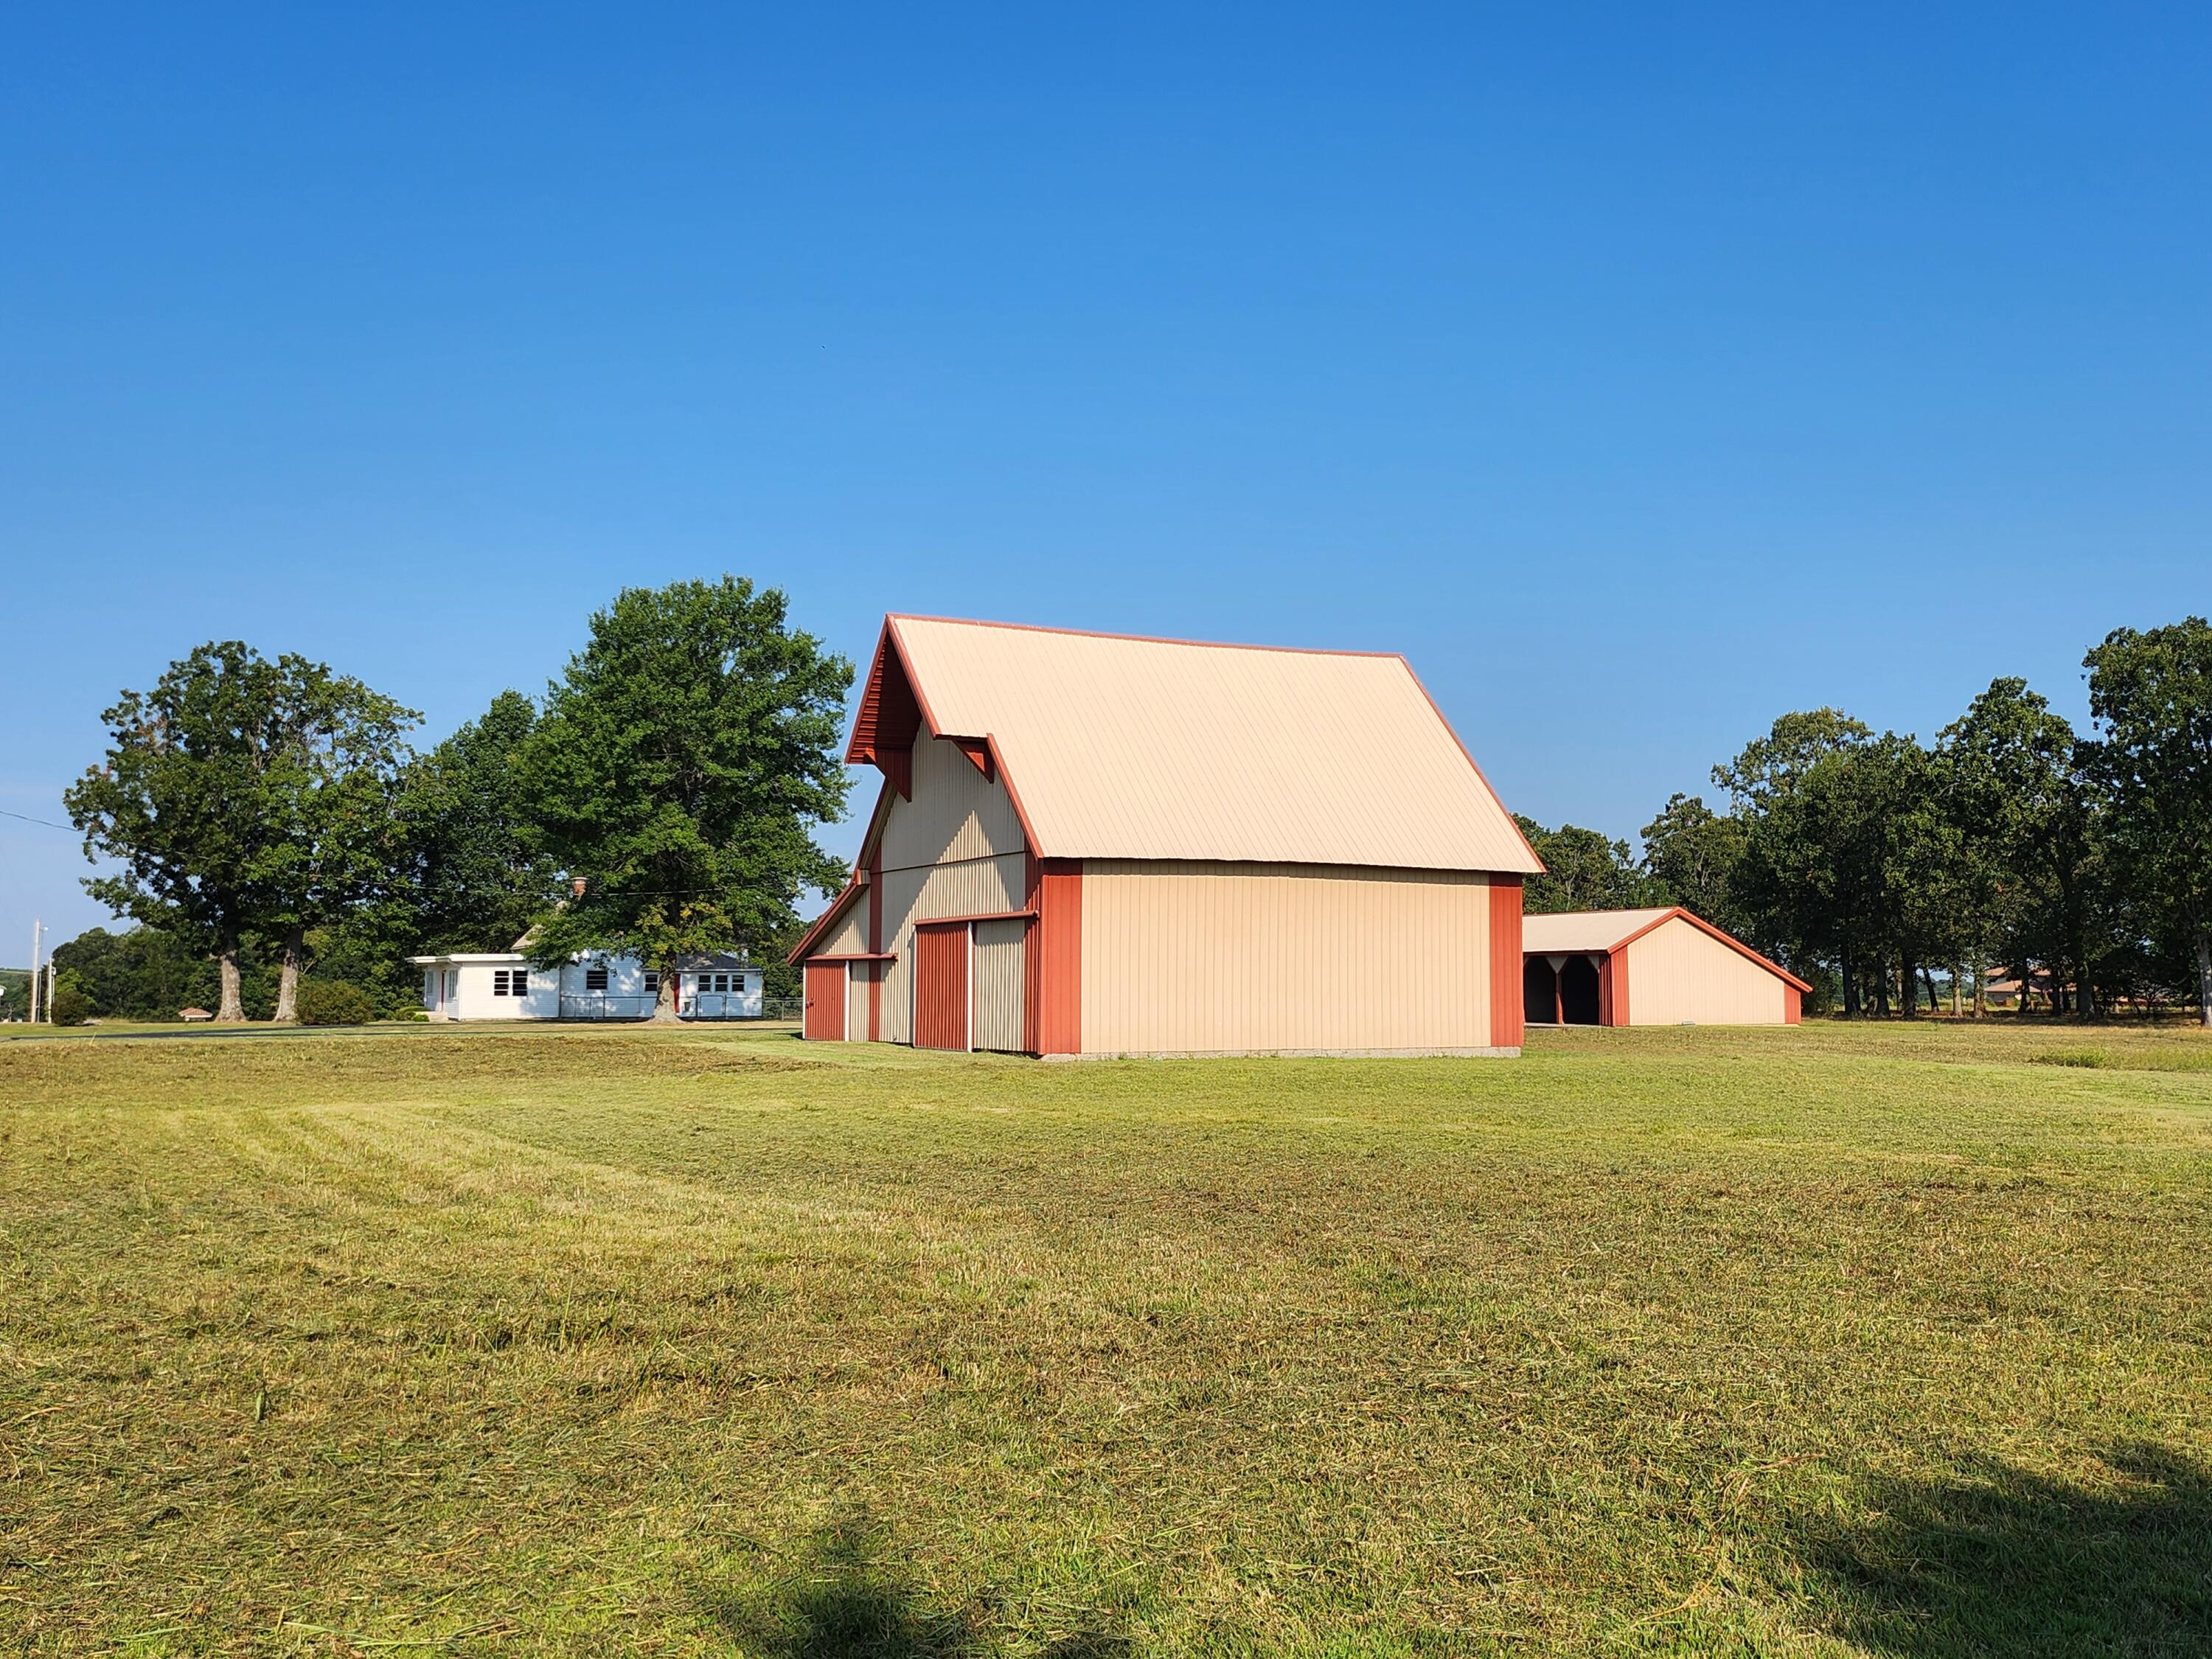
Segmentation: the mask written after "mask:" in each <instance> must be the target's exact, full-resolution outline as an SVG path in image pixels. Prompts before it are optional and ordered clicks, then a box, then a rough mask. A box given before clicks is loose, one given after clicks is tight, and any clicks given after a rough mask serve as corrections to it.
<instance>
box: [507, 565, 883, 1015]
mask: <svg viewBox="0 0 2212 1659" xmlns="http://www.w3.org/2000/svg"><path fill="white" fill-rule="evenodd" d="M591 630H592V633H591V640H590V642H589V643H588V644H587V645H586V647H584V649H583V650H581V651H580V652H579V653H577V654H576V655H575V656H574V657H573V658H572V659H570V660H569V663H568V671H567V672H566V673H565V674H564V675H563V677H562V678H561V679H560V680H559V681H558V682H556V684H554V685H553V686H552V687H551V688H550V690H549V691H548V692H547V694H546V700H545V712H544V719H543V720H542V721H541V722H540V723H539V725H538V728H537V729H536V730H535V731H534V732H532V734H531V736H530V738H528V740H527V742H526V744H524V746H523V750H522V754H521V757H520V773H521V777H522V780H523V787H524V789H525V791H526V794H527V796H528V799H529V800H530V801H531V802H532V807H533V810H534V811H535V812H536V814H537V817H538V825H539V828H540V829H541V831H542V833H543V835H544V848H545V850H546V852H547V854H549V855H550V857H551V859H552V860H554V861H555V862H556V864H558V865H559V866H560V867H561V868H562V870H563V871H564V872H566V873H567V874H568V876H569V877H570V878H571V879H572V880H574V881H576V882H580V884H581V888H580V891H578V892H576V893H574V895H573V896H570V897H569V898H568V900H567V901H566V902H564V903H563V904H562V908H560V909H559V910H557V911H556V913H554V915H552V916H550V918H549V919H548V920H547V921H546V922H545V923H544V926H543V927H541V928H540V929H539V931H538V934H537V935H536V937H535V939H534V943H533V945H532V953H533V956H534V957H535V958H536V959H537V960H538V961H540V962H543V963H554V962H558V961H561V960H564V959H566V958H567V957H569V956H570V955H572V954H573V953H574V952H576V951H582V950H588V949H608V950H623V951H635V952H636V953H637V954H638V955H639V957H641V959H642V960H643V961H644V962H645V963H646V964H647V967H648V968H651V969H656V970H658V971H659V975H660V981H659V984H660V991H659V1008H658V1010H657V1012H656V1018H674V1016H675V984H674V978H675V975H674V971H673V970H674V967H675V963H676V958H677V957H678V956H680V955H683V954H685V953H689V952H692V951H712V950H726V949H729V948H732V947H733V946H735V947H742V948H759V947H764V946H766V945H769V943H770V942H772V941H775V940H777V939H782V938H784V937H786V936H787V935H788V934H789V933H790V932H791V930H792V929H793V927H794V926H795V925H796V923H797V921H798V915H797V910H796V905H797V902H798V900H799V896H800V895H801V894H802V893H803V892H805V891H806V890H809V889H812V890H817V891H820V892H824V893H827V892H831V891H834V890H836V888H838V887H839V886H840V885H842V883H843V881H844V878H845V870H844V867H843V866H842V864H840V863H839V862H838V861H837V860H835V859H833V858H831V857H829V855H828V854H825V853H823V851H822V850H821V848H818V847H817V846H816V845H815V842H814V840H813V836H812V830H813V829H814V826H816V825H817V824H820V823H829V822H834V821H835V820H836V818H837V817H839V816H840V815H841V814H842V811H843V808H844V802H845V795H846V791H847V787H848V780H847V778H846V775H845V769H844V766H843V764H842V760H841V759H840V757H839V738H840V737H841V736H842V727H843V721H844V700H845V695H846V693H847V692H848V690H850V689H851V686H852V683H853V665H852V663H851V662H850V661H848V659H845V658H842V657H839V656H836V655H834V654H832V653H829V652H827V651H825V650H824V649H823V647H822V645H821V642H820V641H817V640H816V639H815V638H814V637H813V636H812V635H809V634H806V633H803V632H799V631H797V630H795V629H793V628H792V627H791V626H790V625H789V622H788V618H787V602H786V600H785V598H784V595H783V594H782V592H780V591H779V590H777V589H775V588H764V589H760V590H756V589H755V588H754V586H753V585H752V583H751V582H750V581H749V580H743V579H740V578H734V577H730V576H725V577H723V578H722V579H721V580H720V581H717V582H704V581H684V582H677V583H674V584H672V585H671V586H667V587H663V588H658V589H648V588H627V589H625V590H623V592H621V593H620V594H618V595H617V597H616V599H615V601H614V603H613V604H612V605H610V606H609V607H608V608H607V609H606V610H605V611H600V612H599V613H598V614H597V615H595V616H594V617H592V622H591Z"/></svg>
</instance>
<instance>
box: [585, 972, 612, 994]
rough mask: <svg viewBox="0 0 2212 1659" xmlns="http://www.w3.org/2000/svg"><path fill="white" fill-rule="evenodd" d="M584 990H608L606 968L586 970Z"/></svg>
mask: <svg viewBox="0 0 2212 1659" xmlns="http://www.w3.org/2000/svg"><path fill="white" fill-rule="evenodd" d="M584 988H585V989H586V991H604V990H605V989H606V988H607V970H606V969H604V968H586V969H584Z"/></svg>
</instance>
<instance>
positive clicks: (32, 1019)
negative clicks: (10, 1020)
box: [23, 916, 46, 1025]
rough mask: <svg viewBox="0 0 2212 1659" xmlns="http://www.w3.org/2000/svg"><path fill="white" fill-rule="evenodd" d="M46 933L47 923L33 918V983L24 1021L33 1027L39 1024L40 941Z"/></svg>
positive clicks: (24, 1011) (28, 993)
mask: <svg viewBox="0 0 2212 1659" xmlns="http://www.w3.org/2000/svg"><path fill="white" fill-rule="evenodd" d="M45 932H46V923H45V921H44V920H43V919H42V918H40V917H36V916H34V917H33V918H32V919H31V983H30V987H29V990H28V992H27V996H28V998H29V1001H28V1003H27V1006H25V1007H24V1010H23V1018H24V1019H25V1020H26V1021H27V1022H28V1023H29V1024H33V1025H36V1024H38V1023H39V939H40V935H41V934H43V933H45Z"/></svg>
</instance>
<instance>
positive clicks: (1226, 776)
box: [855, 617, 1543, 874]
mask: <svg viewBox="0 0 2212 1659" xmlns="http://www.w3.org/2000/svg"><path fill="white" fill-rule="evenodd" d="M885 635H886V645H887V646H888V645H890V644H891V643H892V642H896V648H897V652H898V653H899V655H900V657H901V658H902V659H903V661H904V664H905V666H906V671H907V672H908V674H909V675H910V676H911V679H912V683H913V687H914V690H915V697H916V701H917V702H919V703H920V705H921V714H922V716H923V718H924V719H926V720H927V722H928V726H929V729H930V730H931V731H933V732H935V733H936V734H937V735H938V736H939V737H958V738H989V739H990V741H991V744H993V745H994V747H995V748H996V750H997V751H998V756H999V759H1000V763H1002V764H1003V766H1004V767H1005V769H1006V778H1007V781H1008V782H1009V783H1010V785H1011V786H1012V791H1013V793H1014V794H1015V796H1016V797H1017V799H1018V805H1019V809H1020V811H1021V813H1022V815H1023V818H1024V823H1026V825H1027V826H1028V829H1029V832H1030V838H1031V842H1032V844H1033V846H1034V847H1035V849H1036V852H1037V853H1038V854H1040V855H1042V856H1044V857H1048V858H1130V859H1203V860H1250V861H1255V862H1262V863H1282V864H1345V865H1379V866H1391V867H1396V868H1407V869H1426V870H1485V871H1503V872H1521V873H1522V874H1534V873H1535V872H1538V871H1540V870H1541V868H1542V867H1543V866H1541V864H1540V863H1539V862H1538V860H1537V859H1536V857H1535V855H1534V854H1533V853H1532V852H1530V851H1529V849H1528V843H1527V842H1525V841H1523V840H1522V836H1521V833H1520V831H1519V830H1518V829H1516V828H1515V826H1514V823H1513V820H1512V819H1511V818H1510V817H1508V816H1507V814H1506V811H1505V810H1504V807H1503V806H1501V805H1499V804H1498V797H1497V796H1496V795H1495V794H1493V793H1492V791H1491V788H1490V786H1489V785H1488V784H1487V783H1486V781H1484V779H1483V776H1482V775H1481V773H1480V771H1478V770H1477V769H1476V768H1475V765H1474V761H1473V759H1472V758H1470V757H1469V756H1468V753H1467V751H1466V750H1465V749H1463V748H1462V746H1461V744H1460V742H1459V739H1458V738H1456V737H1455V736H1454V735H1453V733H1452V730H1451V727H1450V726H1448V725H1446V724H1445V722H1444V719H1443V715H1442V714H1439V713H1438V712H1437V707H1436V705H1435V704H1434V703H1433V702H1431V701H1430V700H1429V696H1428V694H1427V692H1425V690H1422V688H1421V684H1420V682H1419V680H1418V679H1416V678H1414V677H1413V670H1412V669H1411V668H1410V667H1409V666H1408V665H1407V663H1406V660H1405V659H1404V658H1402V657H1398V656H1385V655H1375V654H1369V653H1350V652H1331V651H1289V650H1277V649H1272V648H1269V647H1262V646H1234V645H1200V644H1194V643H1190V642H1188V641H1176V640H1152V639H1133V638H1129V637H1127V636H1124V635H1107V634H1078V633H1071V632H1063V631H1060V630H1058V629H1042V628H1023V627H1012V626H1006V625H1003V624H997V623H972V622H952V621H945V620H942V619H938V618H932V617H890V618H889V619H888V620H887V623H886V626H885ZM881 672H882V666H881V664H880V661H879V665H878V674H880V673H881ZM872 686H873V677H872ZM873 719H874V716H873V715H872V714H870V713H869V711H868V710H867V709H866V708H864V710H863V714H862V721H863V723H864V724H866V726H867V729H868V730H869V731H871V732H872V730H873V726H872V720H873ZM861 741H862V739H861V738H860V735H859V728H856V736H855V744H856V745H857V744H860V742H861Z"/></svg>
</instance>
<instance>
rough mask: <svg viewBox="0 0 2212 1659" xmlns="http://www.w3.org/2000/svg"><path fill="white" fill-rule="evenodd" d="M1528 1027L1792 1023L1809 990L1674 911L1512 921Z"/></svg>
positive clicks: (1585, 913) (1710, 927)
mask: <svg viewBox="0 0 2212 1659" xmlns="http://www.w3.org/2000/svg"><path fill="white" fill-rule="evenodd" d="M1521 949H1522V977H1521V983H1522V1011H1523V1012H1524V1014H1525V1015H1526V1017H1527V1019H1528V1024H1531V1025H1795V1024H1796V1023H1797V1020H1798V1016H1799V1013H1800V1011H1801V1008H1802V999H1803V996H1804V994H1805V993H1806V992H1807V991H1808V990H1810V989H1812V987H1810V986H1809V985H1808V984H1806V983H1805V981H1803V980H1802V979H1799V978H1798V977H1797V976H1796V975H1794V974H1792V973H1790V971H1789V970H1788V969H1784V968H1781V967H1778V966H1777V965H1776V964H1775V963H1771V962H1769V961H1768V960H1767V959H1766V958H1765V957H1763V956H1761V955H1759V952H1758V951H1754V950H1753V949H1752V948H1751V947H1750V946H1749V945H1746V944H1745V943H1744V942H1743V941H1742V940H1741V939H1735V938H1733V937H1731V936H1730V935H1729V934H1727V933H1723V932H1722V931H1721V930H1720V929H1719V928H1717V927H1714V926H1713V925H1712V923H1711V922H1709V921H1705V919H1704V918H1703V917H1701V916H1695V915H1691V914H1690V912H1689V911H1687V910H1685V909H1683V908H1681V907H1680V906H1679V905H1677V906H1674V907H1673V908H1662V909H1650V910H1576V911H1571V912H1568V913H1567V914H1565V915H1550V916H1530V917H1528V919H1527V920H1525V921H1523V922H1522V924H1521Z"/></svg>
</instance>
